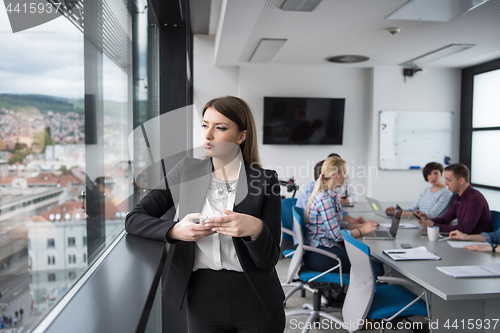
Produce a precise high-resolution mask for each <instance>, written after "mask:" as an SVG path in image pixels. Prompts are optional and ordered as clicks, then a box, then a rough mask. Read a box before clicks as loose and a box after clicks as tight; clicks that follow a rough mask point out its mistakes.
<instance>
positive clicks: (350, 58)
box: [325, 54, 370, 64]
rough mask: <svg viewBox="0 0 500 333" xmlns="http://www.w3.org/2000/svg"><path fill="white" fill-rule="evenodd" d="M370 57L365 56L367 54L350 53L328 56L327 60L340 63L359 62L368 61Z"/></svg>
mask: <svg viewBox="0 0 500 333" xmlns="http://www.w3.org/2000/svg"><path fill="white" fill-rule="evenodd" d="M369 59H370V58H368V57H365V56H360V55H352V54H348V55H339V56H335V57H329V58H326V59H325V60H326V61H329V62H335V63H338V64H354V63H357V62H363V61H367V60H369Z"/></svg>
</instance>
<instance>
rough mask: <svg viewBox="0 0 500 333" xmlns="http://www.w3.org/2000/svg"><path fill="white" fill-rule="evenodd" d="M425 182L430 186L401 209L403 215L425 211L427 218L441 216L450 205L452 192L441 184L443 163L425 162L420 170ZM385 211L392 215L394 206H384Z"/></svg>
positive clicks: (394, 209)
mask: <svg viewBox="0 0 500 333" xmlns="http://www.w3.org/2000/svg"><path fill="white" fill-rule="evenodd" d="M422 174H423V176H424V179H425V181H426V182H428V183H429V184H431V185H432V186H429V187H427V188H426V189H425V190H424V191H423V192H422V193H421V194H420V197H419V198H418V200H417V201H416V202H415V203H414V204H413V206H411V207H410V209H405V210H404V211H403V216H410V217H411V216H412V215H413V214H417V215H418V214H420V213H425V215H426V216H427V218H428V219H433V218H436V217H440V216H442V215H443V214H444V213H445V212H446V210H448V207H449V206H450V203H451V199H452V198H453V193H451V192H450V190H449V189H448V188H447V187H446V186H445V185H444V184H443V180H442V179H443V165H441V164H440V163H436V162H431V163H427V165H426V166H425V167H424V170H422ZM385 211H386V213H387V214H389V215H394V212H395V211H396V208H394V207H388V208H386V210H385Z"/></svg>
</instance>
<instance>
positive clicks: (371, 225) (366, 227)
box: [358, 220, 379, 235]
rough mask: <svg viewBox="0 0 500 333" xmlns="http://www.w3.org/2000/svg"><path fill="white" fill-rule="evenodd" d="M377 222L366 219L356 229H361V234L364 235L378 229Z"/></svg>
mask: <svg viewBox="0 0 500 333" xmlns="http://www.w3.org/2000/svg"><path fill="white" fill-rule="evenodd" d="M378 227H379V224H378V222H377V221H374V220H368V221H366V222H365V223H363V224H362V225H361V226H360V227H359V228H358V229H359V231H361V235H366V234H368V233H370V232H372V231H373V230H376V229H378Z"/></svg>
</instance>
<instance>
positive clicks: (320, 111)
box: [264, 97, 345, 145]
mask: <svg viewBox="0 0 500 333" xmlns="http://www.w3.org/2000/svg"><path fill="white" fill-rule="evenodd" d="M344 106H345V98H300V97H264V144H272V145H341V144H342V134H343V129H344Z"/></svg>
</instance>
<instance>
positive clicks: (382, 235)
mask: <svg viewBox="0 0 500 333" xmlns="http://www.w3.org/2000/svg"><path fill="white" fill-rule="evenodd" d="M401 214H403V210H402V209H401V207H399V205H396V212H395V214H394V216H393V217H392V224H391V229H389V230H374V231H372V232H370V233H369V234H366V235H365V236H363V239H366V240H368V239H381V240H394V239H395V238H396V234H397V233H398V229H399V221H400V220H401Z"/></svg>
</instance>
